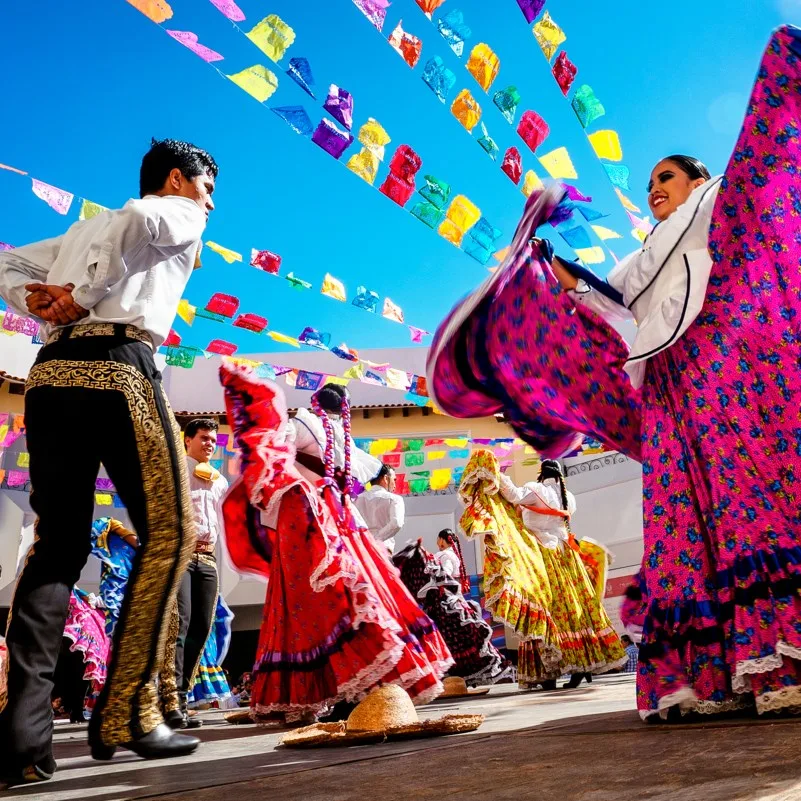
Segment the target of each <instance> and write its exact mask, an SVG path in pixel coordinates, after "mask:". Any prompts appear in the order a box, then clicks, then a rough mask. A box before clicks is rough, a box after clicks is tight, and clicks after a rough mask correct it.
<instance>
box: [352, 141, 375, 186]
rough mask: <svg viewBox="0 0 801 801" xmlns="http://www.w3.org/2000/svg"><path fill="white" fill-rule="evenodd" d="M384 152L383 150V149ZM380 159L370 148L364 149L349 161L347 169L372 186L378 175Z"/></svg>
mask: <svg viewBox="0 0 801 801" xmlns="http://www.w3.org/2000/svg"><path fill="white" fill-rule="evenodd" d="M381 149H382V150H383V148H381ZM378 165H379V158H378V156H377V155H376V154H375V153H374V152H373V151H372V150H370V149H369V148H366V147H363V148H362V149H361V151H359V152H358V153H355V154H354V155H353V156H351V157H350V158H349V159H348V163H347V165H346V166H347V168H348V169H349V170H350V171H351V172H353V173H356V175H358V176H359V178H361V179H362V180H363V181H367V183H368V184H372V183H373V181H375V177H376V175H377V174H378Z"/></svg>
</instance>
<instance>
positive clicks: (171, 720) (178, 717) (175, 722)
mask: <svg viewBox="0 0 801 801" xmlns="http://www.w3.org/2000/svg"><path fill="white" fill-rule="evenodd" d="M164 722H165V723H166V724H167V725H168V726H169V727H170V728H171V729H176V730H177V729H185V728H186V718H185V717H184V714H183V713H182V712H181V710H180V709H173V710H172V711H171V712H168V713H167V714H166V715H165V716H164Z"/></svg>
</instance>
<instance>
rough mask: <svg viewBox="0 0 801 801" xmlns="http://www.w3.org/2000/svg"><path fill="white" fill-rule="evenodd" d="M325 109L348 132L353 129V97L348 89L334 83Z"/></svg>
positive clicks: (324, 104)
mask: <svg viewBox="0 0 801 801" xmlns="http://www.w3.org/2000/svg"><path fill="white" fill-rule="evenodd" d="M323 108H324V109H325V110H326V111H327V112H328V113H329V114H330V115H331V116H332V117H333V118H334V119H335V120H336V121H337V122H339V123H341V124H342V125H344V126H345V127H346V128H347V129H348V130H350V129H351V128H352V127H353V95H352V94H351V93H350V92H349V91H348V90H347V89H343V88H342V87H340V86H337V85H336V84H335V83H332V84H331V85H330V86H329V87H328V97H326V99H325V103H323ZM351 141H352V140H351Z"/></svg>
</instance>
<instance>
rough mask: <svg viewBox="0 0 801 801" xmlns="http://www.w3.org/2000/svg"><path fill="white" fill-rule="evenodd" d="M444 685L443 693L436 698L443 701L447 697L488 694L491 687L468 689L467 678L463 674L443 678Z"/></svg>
mask: <svg viewBox="0 0 801 801" xmlns="http://www.w3.org/2000/svg"><path fill="white" fill-rule="evenodd" d="M442 686H443V687H444V688H445V690H444V692H443V693H442V695H440V696H439V697H438V698H437V699H436V700H437V701H442V700H444V699H446V698H466V697H468V696H473V695H486V694H487V693H488V692H489V691H490V688H489V687H473V688H472V689H468V687H467V684H466V683H465V680H464V679H463V678H462V677H461V676H448V677H447V678H446V679H443V680H442Z"/></svg>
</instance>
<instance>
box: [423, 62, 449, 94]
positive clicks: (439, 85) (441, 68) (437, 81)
mask: <svg viewBox="0 0 801 801" xmlns="http://www.w3.org/2000/svg"><path fill="white" fill-rule="evenodd" d="M423 80H424V81H425V83H426V86H428V88H429V89H431V91H432V92H433V93H434V94H435V95H436V96H437V98H438V99H439V101H440V103H444V102H445V101H446V100H447V98H448V95H449V94H450V91H451V89H453V85H454V84H455V83H456V74H455V73H454V72H453V70H451V69H449V68H448V67H446V66H445V62H444V61H443V60H442V59H441V58H440V57H439V56H434V57H433V58H431V59H429V60H428V61H427V62H426V66H425V69H424V70H423Z"/></svg>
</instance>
